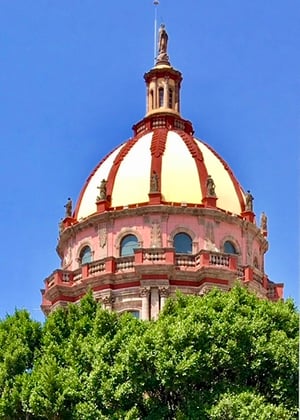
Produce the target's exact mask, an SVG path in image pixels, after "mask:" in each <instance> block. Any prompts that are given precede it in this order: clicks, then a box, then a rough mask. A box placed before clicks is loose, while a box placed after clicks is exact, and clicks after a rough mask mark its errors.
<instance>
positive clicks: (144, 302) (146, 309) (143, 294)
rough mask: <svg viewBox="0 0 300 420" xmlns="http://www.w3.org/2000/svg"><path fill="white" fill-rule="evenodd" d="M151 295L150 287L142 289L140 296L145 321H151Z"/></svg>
mask: <svg viewBox="0 0 300 420" xmlns="http://www.w3.org/2000/svg"><path fill="white" fill-rule="evenodd" d="M149 295H150V287H144V288H143V289H141V292H140V296H141V298H142V317H141V318H142V319H143V320H144V321H147V320H149Z"/></svg>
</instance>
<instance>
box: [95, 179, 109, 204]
mask: <svg viewBox="0 0 300 420" xmlns="http://www.w3.org/2000/svg"><path fill="white" fill-rule="evenodd" d="M106 184H107V181H106V180H105V179H102V181H101V184H100V186H99V187H97V188H98V190H99V195H98V197H97V201H102V200H106Z"/></svg>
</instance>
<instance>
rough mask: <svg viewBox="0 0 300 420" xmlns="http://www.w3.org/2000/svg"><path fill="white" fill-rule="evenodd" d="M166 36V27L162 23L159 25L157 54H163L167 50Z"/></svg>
mask: <svg viewBox="0 0 300 420" xmlns="http://www.w3.org/2000/svg"><path fill="white" fill-rule="evenodd" d="M168 38H169V37H168V34H167V31H166V27H165V25H164V24H163V23H162V24H161V25H160V27H159V40H158V54H164V53H166V52H167V49H168Z"/></svg>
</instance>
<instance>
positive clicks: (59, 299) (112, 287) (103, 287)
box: [48, 281, 140, 306]
mask: <svg viewBox="0 0 300 420" xmlns="http://www.w3.org/2000/svg"><path fill="white" fill-rule="evenodd" d="M129 287H140V282H139V281H131V282H127V283H122V284H110V283H109V284H105V285H101V286H97V287H92V291H94V292H98V291H100V290H106V289H110V290H119V289H127V288H129ZM73 291H74V289H73ZM86 293H87V290H86V292H84V293H79V294H78V295H76V296H66V295H59V296H58V297H57V298H55V299H54V300H53V301H48V302H50V305H48V306H53V305H55V304H56V303H57V302H68V303H74V302H77V301H78V300H80V299H82V297H83V296H84V295H85V294H86Z"/></svg>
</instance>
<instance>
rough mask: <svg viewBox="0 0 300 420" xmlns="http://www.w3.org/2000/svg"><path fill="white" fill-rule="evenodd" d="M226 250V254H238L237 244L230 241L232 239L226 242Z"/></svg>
mask: <svg viewBox="0 0 300 420" xmlns="http://www.w3.org/2000/svg"><path fill="white" fill-rule="evenodd" d="M224 252H225V254H236V253H237V252H236V249H235V246H234V245H233V244H232V243H231V242H230V241H226V242H225V243H224Z"/></svg>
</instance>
